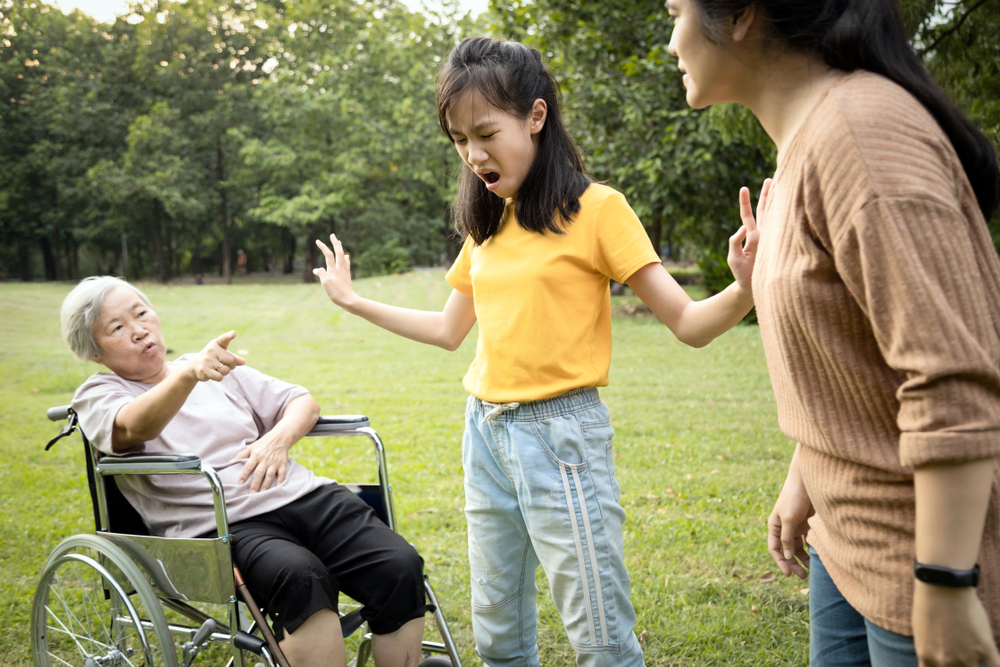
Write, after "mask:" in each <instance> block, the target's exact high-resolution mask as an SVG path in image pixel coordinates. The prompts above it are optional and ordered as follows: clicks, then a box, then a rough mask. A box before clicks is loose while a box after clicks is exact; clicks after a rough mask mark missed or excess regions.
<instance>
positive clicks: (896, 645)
mask: <svg viewBox="0 0 1000 667" xmlns="http://www.w3.org/2000/svg"><path fill="white" fill-rule="evenodd" d="M809 559H810V561H809V562H810V567H809V665H810V667H917V664H918V661H917V652H916V650H915V649H914V647H913V637H907V636H906V635H900V634H896V633H895V632H889V631H888V630H886V629H884V628H880V627H879V626H877V625H875V624H874V623H872V622H871V621H869V620H868V619H866V618H865V617H864V616H862V615H861V614H859V613H858V612H857V610H855V609H854V607H852V606H851V605H850V604H849V603H848V602H847V600H845V599H844V596H843V595H841V594H840V591H839V590H838V589H837V586H836V584H834V583H833V579H831V578H830V574H829V573H828V572H827V571H826V568H825V567H823V563H822V561H820V559H819V556H818V555H817V554H816V551H815V550H814V549H812V548H810V549H809Z"/></svg>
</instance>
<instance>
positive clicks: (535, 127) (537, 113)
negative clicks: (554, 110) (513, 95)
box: [528, 98, 549, 134]
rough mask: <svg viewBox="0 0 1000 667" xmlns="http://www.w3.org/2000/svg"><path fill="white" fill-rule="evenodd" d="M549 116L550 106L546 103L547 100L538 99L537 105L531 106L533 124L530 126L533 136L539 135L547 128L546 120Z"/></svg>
mask: <svg viewBox="0 0 1000 667" xmlns="http://www.w3.org/2000/svg"><path fill="white" fill-rule="evenodd" d="M548 115H549V105H548V104H546V103H545V100H543V99H541V98H538V99H537V100H535V103H534V104H532V105H531V123H530V124H529V126H528V129H529V131H530V132H531V134H538V133H539V132H541V131H542V128H543V127H545V119H546V118H547V117H548Z"/></svg>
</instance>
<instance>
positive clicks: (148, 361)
mask: <svg viewBox="0 0 1000 667" xmlns="http://www.w3.org/2000/svg"><path fill="white" fill-rule="evenodd" d="M94 341H95V342H96V343H97V347H98V348H99V349H100V350H101V351H100V353H99V354H97V355H96V356H95V357H94V361H96V362H97V363H99V364H103V365H105V366H107V367H108V370H110V371H111V372H112V373H114V374H115V375H117V376H119V377H122V378H125V379H126V380H135V381H138V382H148V383H154V382H159V381H161V380H163V379H164V378H166V376H167V365H166V358H167V346H166V344H165V343H164V342H163V335H162V334H161V333H160V320H159V318H158V317H157V316H156V313H154V312H153V309H152V308H150V307H149V306H148V305H147V304H146V302H145V301H143V300H142V299H141V298H140V297H139V295H138V294H136V293H135V292H134V291H132V290H130V289H129V288H127V287H115V288H114V289H112V290H111V291H110V292H108V294H107V296H105V297H104V303H103V304H102V305H101V316H100V317H99V318H98V320H97V324H96V325H95V326H94Z"/></svg>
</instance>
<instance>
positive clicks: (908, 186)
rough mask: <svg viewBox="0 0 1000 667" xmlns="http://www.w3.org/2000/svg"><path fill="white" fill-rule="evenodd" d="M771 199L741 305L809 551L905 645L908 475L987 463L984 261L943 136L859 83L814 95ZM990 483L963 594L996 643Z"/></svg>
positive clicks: (994, 328) (996, 373)
mask: <svg viewBox="0 0 1000 667" xmlns="http://www.w3.org/2000/svg"><path fill="white" fill-rule="evenodd" d="M771 193H772V194H771V199H770V201H769V202H768V206H767V210H766V211H765V212H764V213H763V215H762V216H761V220H760V227H761V240H760V247H759V251H758V257H757V264H756V268H755V270H754V276H753V285H754V296H755V300H756V304H757V310H758V313H759V318H760V330H761V335H762V337H763V339H764V349H765V352H766V355H767V362H768V368H769V370H770V373H771V381H772V384H773V386H774V393H775V397H776V399H777V406H778V418H779V422H780V425H781V428H782V430H783V431H784V432H785V433H786V434H787V435H788V436H789V437H791V438H792V439H794V440H796V441H798V442H799V443H801V444H802V445H803V447H802V450H801V452H800V454H799V465H800V469H801V473H802V478H803V480H804V483H805V486H806V489H807V491H808V493H809V497H810V499H811V500H812V502H813V505H814V507H815V509H816V515H815V517H814V518H813V519H812V520H811V524H810V525H811V529H810V533H809V542H810V544H811V545H812V546H813V547H814V548H815V549H816V550H817V552H818V553H819V554H820V557H821V558H822V560H823V564H824V565H825V566H826V567H827V568H828V570H829V571H830V575H831V576H832V577H833V580H834V582H835V583H836V584H837V587H838V588H839V589H840V591H841V592H842V593H843V595H844V597H845V598H847V600H848V602H850V603H851V605H852V606H854V608H855V609H857V610H858V611H859V612H860V613H861V614H862V615H863V616H864V617H865V618H867V619H868V620H870V621H872V622H874V623H875V624H876V625H879V626H881V627H883V628H886V629H888V630H891V631H893V632H897V633H901V634H905V635H912V634H913V632H912V629H911V625H910V613H911V607H912V601H913V568H912V563H913V555H914V538H913V535H914V518H915V511H914V491H913V468H914V467H917V466H920V465H923V464H926V463H930V462H934V461H963V460H973V459H979V458H987V457H996V456H998V455H1000V261H998V259H997V254H996V251H995V250H994V247H993V244H992V242H991V240H990V236H989V233H988V231H987V229H986V224H985V222H984V220H983V216H982V214H981V212H980V210H979V207H978V206H977V204H976V198H975V195H974V193H973V191H972V188H971V187H970V185H969V182H968V180H967V179H966V177H965V173H964V171H963V170H962V165H961V163H960V162H959V160H958V157H957V156H956V154H955V152H954V150H953V149H952V146H951V144H950V142H949V141H948V138H947V136H946V135H945V134H944V132H943V131H942V130H941V128H940V126H939V125H938V124H937V123H936V122H935V121H934V119H933V117H932V116H931V115H930V114H929V113H928V112H927V111H926V110H925V109H924V107H923V106H922V105H921V104H920V103H919V102H917V100H916V99H914V98H913V97H912V96H910V95H909V94H908V93H907V92H906V91H904V90H903V89H902V88H900V87H898V86H897V85H895V84H894V83H892V82H890V81H888V80H887V79H884V78H882V77H880V76H878V75H875V74H871V73H868V72H859V73H855V74H852V75H850V76H848V77H846V78H845V79H844V80H842V81H841V82H839V83H838V84H837V85H835V86H834V87H833V88H831V89H830V90H829V91H828V92H827V93H826V94H825V96H824V97H823V99H822V100H821V101H820V102H819V103H818V104H817V106H816V108H815V109H814V110H813V111H812V112H811V113H810V115H809V117H808V119H807V120H806V121H805V123H804V124H803V126H802V127H801V128H800V129H799V130H798V132H797V133H796V135H795V137H794V138H793V139H792V140H791V143H790V144H789V145H788V146H787V147H786V149H785V151H784V153H783V155H781V157H780V160H779V164H778V170H777V173H776V174H775V182H774V188H773V189H772V191H771ZM998 482H1000V467H998V468H997V473H995V475H994V483H993V491H992V495H991V498H990V506H989V512H988V514H987V517H986V525H985V528H984V532H983V541H982V549H981V551H980V555H979V564H980V566H981V567H982V576H981V582H980V585H979V595H980V598H981V599H982V600H983V602H984V604H985V605H986V608H987V611H988V613H989V616H990V620H991V623H992V626H993V632H994V635H995V636H996V637H997V638H998V639H1000V512H998V509H1000V485H998ZM956 511H961V508H956Z"/></svg>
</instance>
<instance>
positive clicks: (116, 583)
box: [31, 535, 177, 667]
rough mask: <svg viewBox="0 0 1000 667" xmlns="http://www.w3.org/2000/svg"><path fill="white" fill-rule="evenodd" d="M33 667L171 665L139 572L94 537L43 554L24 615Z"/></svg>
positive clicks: (165, 633) (155, 605) (162, 626)
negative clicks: (27, 621)
mask: <svg viewBox="0 0 1000 667" xmlns="http://www.w3.org/2000/svg"><path fill="white" fill-rule="evenodd" d="M31 646H32V654H33V655H34V659H35V665H36V667H66V666H67V665H71V666H73V667H139V666H140V665H142V666H145V667H177V653H176V651H175V648H174V643H173V638H172V637H171V636H170V628H169V626H168V625H167V621H166V619H165V618H164V616H163V611H162V609H160V604H159V600H158V599H157V597H156V595H155V593H154V592H153V590H152V588H151V587H150V586H149V584H148V583H147V582H146V578H145V577H144V576H143V574H142V572H141V571H140V570H139V568H138V566H137V565H136V564H135V563H134V562H132V561H131V560H130V559H129V558H128V556H127V555H126V554H125V552H124V551H122V550H121V549H120V548H118V547H117V546H115V545H114V544H112V543H111V542H109V541H108V540H105V539H103V538H102V537H101V536H100V535H76V536H74V537H70V538H68V539H66V540H64V541H63V542H62V543H61V544H60V545H59V546H58V547H56V550H55V551H53V552H52V555H51V556H49V559H48V562H46V564H45V569H44V570H43V571H42V576H41V579H40V581H39V583H38V588H36V589H35V597H34V600H33V601H32V609H31Z"/></svg>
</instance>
